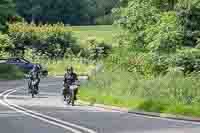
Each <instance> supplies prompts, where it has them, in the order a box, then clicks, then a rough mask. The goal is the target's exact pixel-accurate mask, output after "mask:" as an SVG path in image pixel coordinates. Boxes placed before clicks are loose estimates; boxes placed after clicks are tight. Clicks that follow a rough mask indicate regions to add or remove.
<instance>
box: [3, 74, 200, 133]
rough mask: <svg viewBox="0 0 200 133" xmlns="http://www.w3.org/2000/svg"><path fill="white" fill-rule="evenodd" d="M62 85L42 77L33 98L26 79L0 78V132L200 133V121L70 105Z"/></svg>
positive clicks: (58, 80)
mask: <svg viewBox="0 0 200 133" xmlns="http://www.w3.org/2000/svg"><path fill="white" fill-rule="evenodd" d="M61 87H62V79H59V78H48V79H43V80H42V82H41V86H40V94H39V95H38V96H36V98H31V96H29V95H28V94H27V89H26V84H25V81H0V133H200V123H193V122H185V121H175V120H169V119H161V118H160V119H159V118H151V117H146V116H139V115H134V114H129V113H126V112H117V111H110V110H106V109H102V108H97V107H90V106H84V105H77V106H75V107H72V106H67V105H66V104H65V103H64V102H63V101H62V97H61V95H60V92H61Z"/></svg>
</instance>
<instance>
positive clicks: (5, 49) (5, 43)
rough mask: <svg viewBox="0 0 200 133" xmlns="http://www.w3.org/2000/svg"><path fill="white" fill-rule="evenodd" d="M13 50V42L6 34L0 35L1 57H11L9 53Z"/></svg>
mask: <svg viewBox="0 0 200 133" xmlns="http://www.w3.org/2000/svg"><path fill="white" fill-rule="evenodd" d="M12 48H13V42H12V40H11V39H10V37H9V36H8V35H6V34H1V33H0V57H6V56H8V55H9V51H10V50H11V49H12Z"/></svg>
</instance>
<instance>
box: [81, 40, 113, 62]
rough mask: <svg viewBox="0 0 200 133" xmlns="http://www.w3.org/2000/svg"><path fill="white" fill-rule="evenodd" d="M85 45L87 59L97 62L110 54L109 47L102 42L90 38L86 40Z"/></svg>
mask: <svg viewBox="0 0 200 133" xmlns="http://www.w3.org/2000/svg"><path fill="white" fill-rule="evenodd" d="M85 43H87V48H86V49H87V53H88V54H87V57H89V58H90V59H93V60H97V59H100V58H102V57H107V56H108V55H109V53H110V52H111V48H112V47H111V45H109V44H107V43H105V41H104V40H98V39H97V38H95V37H90V38H87V40H86V41H85Z"/></svg>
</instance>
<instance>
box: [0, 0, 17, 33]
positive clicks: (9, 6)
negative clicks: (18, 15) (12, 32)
mask: <svg viewBox="0 0 200 133" xmlns="http://www.w3.org/2000/svg"><path fill="white" fill-rule="evenodd" d="M14 14H15V11H14V4H13V1H12V0H1V1H0V31H3V32H6V31H7V30H8V26H7V20H8V19H9V18H10V17H11V16H14Z"/></svg>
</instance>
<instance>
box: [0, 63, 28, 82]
mask: <svg viewBox="0 0 200 133" xmlns="http://www.w3.org/2000/svg"><path fill="white" fill-rule="evenodd" d="M23 77H24V73H23V72H22V71H21V70H20V69H18V68H17V67H15V66H13V65H7V64H0V80H15V79H21V78H23Z"/></svg>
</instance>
